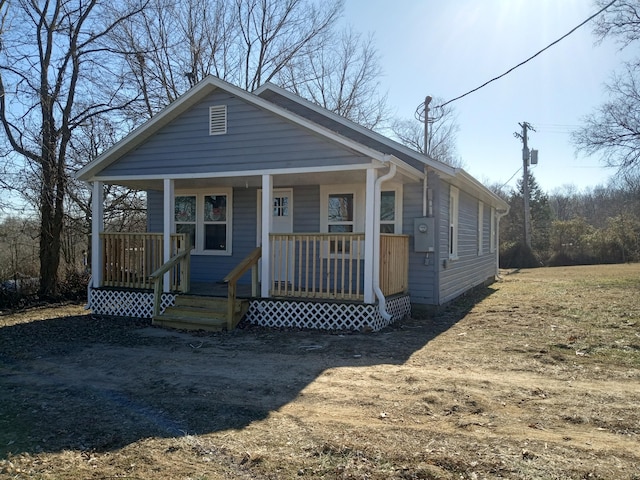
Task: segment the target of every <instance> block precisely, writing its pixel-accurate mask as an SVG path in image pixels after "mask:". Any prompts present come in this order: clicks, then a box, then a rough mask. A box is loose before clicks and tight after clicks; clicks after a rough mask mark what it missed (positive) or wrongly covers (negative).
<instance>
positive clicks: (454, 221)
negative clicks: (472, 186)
mask: <svg viewBox="0 0 640 480" xmlns="http://www.w3.org/2000/svg"><path fill="white" fill-rule="evenodd" d="M459 196H460V193H459V190H458V189H457V188H456V187H454V186H453V185H452V186H450V187H449V258H450V259H451V260H455V259H457V258H458V202H459Z"/></svg>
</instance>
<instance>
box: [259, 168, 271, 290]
mask: <svg viewBox="0 0 640 480" xmlns="http://www.w3.org/2000/svg"><path fill="white" fill-rule="evenodd" d="M272 196H273V177H272V176H271V175H262V239H261V240H262V242H261V243H262V276H261V278H260V296H261V297H263V298H267V297H268V296H269V285H270V284H271V254H270V252H271V243H270V238H269V234H270V233H271V218H272V214H271V210H272V208H273V207H272V205H271V198H272Z"/></svg>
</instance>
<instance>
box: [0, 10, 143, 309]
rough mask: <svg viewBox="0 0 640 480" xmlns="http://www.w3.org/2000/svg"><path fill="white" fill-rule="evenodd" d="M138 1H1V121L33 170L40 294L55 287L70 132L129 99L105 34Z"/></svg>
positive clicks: (133, 12)
mask: <svg viewBox="0 0 640 480" xmlns="http://www.w3.org/2000/svg"><path fill="white" fill-rule="evenodd" d="M143 7H144V3H143V0H130V3H128V2H108V1H103V0H46V1H42V2H34V1H29V0H15V1H12V2H5V1H3V0H2V3H0V12H1V16H2V29H1V35H2V38H1V39H0V41H1V45H2V49H1V51H0V122H1V125H2V129H3V131H4V134H5V137H6V141H7V142H8V145H9V146H10V148H11V150H12V151H13V153H14V154H15V155H17V156H19V157H20V158H21V159H22V160H23V162H24V163H25V164H26V165H29V166H30V167H31V168H32V170H33V171H34V172H36V173H37V181H38V185H37V188H36V189H37V191H38V208H39V217H40V247H39V260H40V294H41V295H43V296H55V295H56V294H57V292H58V284H57V280H58V276H57V275H58V267H59V265H60V251H61V232H62V228H63V223H64V222H63V220H64V207H65V198H66V192H67V183H68V172H67V168H66V167H67V153H68V149H69V145H70V142H71V140H72V138H73V134H74V131H75V130H76V129H77V128H78V127H79V126H81V125H83V124H84V123H85V122H87V121H88V120H89V119H90V118H92V117H94V116H96V115H100V114H104V113H106V112H113V111H115V110H117V109H119V108H122V107H123V106H124V105H126V104H127V103H130V102H131V100H130V94H131V91H130V89H129V88H128V82H126V80H125V78H124V77H122V76H121V75H119V74H120V69H119V66H118V64H117V62H115V61H114V58H113V57H112V56H111V54H112V53H113V50H112V49H111V48H110V47H109V45H108V43H107V39H108V37H107V35H108V34H109V33H110V32H111V31H113V30H114V28H115V27H116V26H118V25H119V24H121V23H122V22H123V21H124V20H125V19H128V18H131V17H133V16H135V15H136V14H138V13H139V12H140V11H141V10H142V9H143Z"/></svg>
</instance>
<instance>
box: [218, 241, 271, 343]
mask: <svg viewBox="0 0 640 480" xmlns="http://www.w3.org/2000/svg"><path fill="white" fill-rule="evenodd" d="M260 257H262V247H256V248H255V249H254V250H253V251H252V252H251V253H250V254H249V255H247V256H246V257H245V258H244V260H242V262H240V263H239V264H238V265H237V266H236V267H235V268H234V269H233V270H231V271H230V272H229V273H228V274H227V276H226V277H224V279H223V281H224V282H226V283H227V284H228V288H227V331H230V330H231V329H232V328H233V324H232V322H233V317H234V313H235V311H236V285H237V283H238V280H240V277H242V275H244V274H245V272H246V271H247V270H249V269H251V295H252V296H254V297H257V296H258V260H260Z"/></svg>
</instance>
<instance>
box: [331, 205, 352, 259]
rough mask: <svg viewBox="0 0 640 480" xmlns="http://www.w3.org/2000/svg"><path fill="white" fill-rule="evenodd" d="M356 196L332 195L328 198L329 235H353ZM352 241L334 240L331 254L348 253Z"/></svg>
mask: <svg viewBox="0 0 640 480" xmlns="http://www.w3.org/2000/svg"><path fill="white" fill-rule="evenodd" d="M354 202H355V194H354V193H331V194H329V198H328V205H327V207H328V210H327V231H328V232H329V233H353V231H354V225H355V217H354V212H355V203H354ZM350 245H351V242H350V241H347V242H345V241H343V240H338V241H337V242H336V241H334V240H332V241H331V243H330V245H329V252H330V253H343V252H346V253H348V252H349V251H350Z"/></svg>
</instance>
